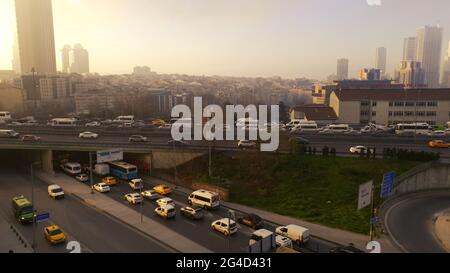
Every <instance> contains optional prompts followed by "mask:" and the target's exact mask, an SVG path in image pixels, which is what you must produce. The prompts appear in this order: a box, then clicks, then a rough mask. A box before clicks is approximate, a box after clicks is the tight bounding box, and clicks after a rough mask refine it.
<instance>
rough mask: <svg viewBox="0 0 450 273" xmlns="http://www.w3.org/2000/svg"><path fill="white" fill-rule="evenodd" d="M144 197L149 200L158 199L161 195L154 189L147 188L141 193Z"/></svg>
mask: <svg viewBox="0 0 450 273" xmlns="http://www.w3.org/2000/svg"><path fill="white" fill-rule="evenodd" d="M141 195H142V197H144V198H145V199H148V200H156V199H158V198H159V197H160V195H159V194H157V193H156V192H155V191H154V190H147V191H143V192H142V193H141Z"/></svg>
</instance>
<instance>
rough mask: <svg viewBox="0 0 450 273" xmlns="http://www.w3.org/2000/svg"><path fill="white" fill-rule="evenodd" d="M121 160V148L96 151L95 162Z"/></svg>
mask: <svg viewBox="0 0 450 273" xmlns="http://www.w3.org/2000/svg"><path fill="white" fill-rule="evenodd" d="M119 160H123V151H122V150H107V151H98V152H97V163H105V162H112V161H119Z"/></svg>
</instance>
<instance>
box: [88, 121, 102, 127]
mask: <svg viewBox="0 0 450 273" xmlns="http://www.w3.org/2000/svg"><path fill="white" fill-rule="evenodd" d="M101 125H102V124H101V123H100V122H98V121H91V122H88V123H86V124H85V126H86V127H99V126H101Z"/></svg>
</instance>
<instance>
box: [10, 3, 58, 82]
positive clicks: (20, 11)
mask: <svg viewBox="0 0 450 273" xmlns="http://www.w3.org/2000/svg"><path fill="white" fill-rule="evenodd" d="M15 3H16V20H17V38H18V43H19V55H20V64H21V72H22V73H27V72H31V70H32V69H33V68H34V69H35V71H36V72H38V73H52V74H53V73H56V56H55V37H54V29H53V12H52V1H51V0H40V1H35V0H15Z"/></svg>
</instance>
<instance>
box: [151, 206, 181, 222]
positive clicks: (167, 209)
mask: <svg viewBox="0 0 450 273" xmlns="http://www.w3.org/2000/svg"><path fill="white" fill-rule="evenodd" d="M155 213H156V214H157V215H159V216H161V217H163V218H166V219H169V218H174V217H175V216H176V210H175V207H174V206H172V205H163V206H159V207H157V208H156V209H155Z"/></svg>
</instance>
